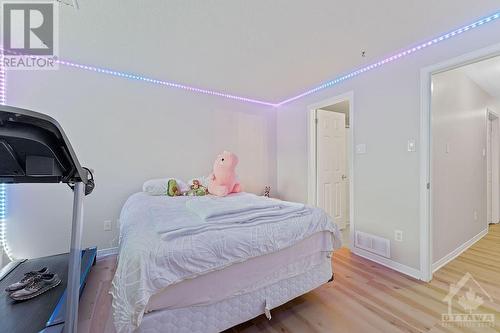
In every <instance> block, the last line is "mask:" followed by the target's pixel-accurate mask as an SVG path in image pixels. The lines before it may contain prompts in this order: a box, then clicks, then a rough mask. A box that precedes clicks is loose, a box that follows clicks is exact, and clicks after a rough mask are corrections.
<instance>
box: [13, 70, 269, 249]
mask: <svg viewBox="0 0 500 333" xmlns="http://www.w3.org/2000/svg"><path fill="white" fill-rule="evenodd" d="M8 104H10V105H13V106H18V107H23V108H28V109H32V110H36V111H39V112H43V113H47V114H49V115H50V116H52V117H54V118H55V119H57V120H58V121H59V122H60V124H61V125H62V127H63V128H64V130H65V132H66V134H67V136H68V137H69V139H70V140H71V142H72V145H73V148H74V149H75V151H76V152H77V155H78V158H79V159H80V161H81V163H82V164H83V165H85V166H88V167H91V168H93V169H95V178H96V184H97V185H96V188H95V191H94V193H93V194H92V195H91V196H89V197H87V198H86V202H85V227H84V235H83V243H84V245H86V246H90V245H97V246H98V247H99V248H101V249H104V248H111V247H115V246H116V245H117V241H118V231H117V220H118V218H119V214H120V209H121V207H122V205H123V204H124V202H125V200H126V199H127V197H128V196H130V195H131V194H132V193H135V192H138V191H141V187H142V183H143V182H144V181H145V180H147V179H150V178H157V177H171V176H176V177H180V178H183V179H188V178H190V177H199V176H202V175H208V173H209V172H210V171H211V168H212V164H213V160H214V159H215V157H216V155H217V154H218V153H219V152H221V151H222V150H224V149H227V150H231V151H233V152H235V153H236V154H238V156H239V157H240V164H239V167H238V169H237V171H238V175H239V177H240V179H241V181H242V184H243V186H244V188H245V190H247V191H249V192H255V193H260V192H261V191H262V190H263V188H264V185H266V184H269V185H271V186H272V188H273V189H276V178H277V177H276V157H275V156H276V136H275V128H276V114H275V110H274V109H269V108H263V107H258V106H254V105H249V104H244V103H240V102H234V101H229V100H226V99H221V98H216V97H211V96H205V95H199V94H193V93H189V92H186V91H182V90H175V89H166V88H163V87H160V86H158V85H150V84H145V83H143V82H139V81H134V80H127V79H120V78H116V77H110V76H106V75H101V74H97V73H92V72H85V71H79V70H75V69H69V68H66V67H61V68H60V70H59V71H26V72H21V71H17V72H12V71H11V72H9V73H8ZM8 195H9V208H8V210H9V212H8V220H7V230H8V231H7V233H8V242H9V244H10V247H11V249H12V252H13V253H14V255H15V256H16V257H23V258H24V257H27V258H29V257H36V256H43V255H49V254H54V253H60V252H63V251H67V249H68V248H69V237H70V225H71V212H72V192H71V191H70V190H69V189H68V188H67V186H65V185H61V184H53V185H17V186H9V187H8ZM105 220H111V221H112V224H113V230H112V231H104V230H103V223H104V221H105Z"/></svg>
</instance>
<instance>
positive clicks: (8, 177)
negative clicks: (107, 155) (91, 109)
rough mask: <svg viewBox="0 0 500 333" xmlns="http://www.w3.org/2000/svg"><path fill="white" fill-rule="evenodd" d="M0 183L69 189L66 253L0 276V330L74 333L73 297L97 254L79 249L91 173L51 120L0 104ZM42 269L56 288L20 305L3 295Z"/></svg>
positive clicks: (18, 266) (29, 262)
mask: <svg viewBox="0 0 500 333" xmlns="http://www.w3.org/2000/svg"><path fill="white" fill-rule="evenodd" d="M0 183H4V184H20V183H65V184H67V185H69V187H70V188H71V190H72V191H73V219H72V229H71V246H70V252H69V253H66V254H61V255H56V256H50V257H45V258H37V259H29V260H24V261H18V262H16V263H14V264H11V265H8V266H7V267H6V268H5V269H4V272H3V274H1V273H0V275H3V277H1V276H0V293H1V295H0V332H22V333H31V332H40V331H42V332H45V333H48V332H65V333H73V332H76V331H77V324H78V302H79V298H80V295H81V293H82V291H83V288H84V286H85V282H86V279H87V277H88V274H89V272H90V269H91V266H92V265H93V264H95V260H96V254H97V249H96V248H95V247H94V248H88V249H82V245H81V242H82V228H83V199H84V197H85V195H89V194H90V193H92V190H93V189H94V180H93V177H92V172H91V170H90V169H87V168H84V167H82V166H81V165H80V162H79V161H78V159H77V157H76V154H75V152H74V151H73V148H72V147H71V144H70V142H69V140H68V138H67V137H66V135H65V134H64V131H63V129H62V128H61V126H60V125H59V124H58V123H57V121H55V120H54V119H52V118H51V117H49V116H47V115H44V114H41V113H37V112H33V111H29V110H24V109H20V108H16V107H11V106H6V105H0ZM44 266H47V267H49V269H50V270H51V271H53V272H55V273H57V274H58V275H59V277H60V278H61V280H62V282H61V284H60V285H59V286H58V287H56V288H54V289H52V290H50V291H47V292H46V293H44V294H42V295H40V296H38V297H36V298H33V299H31V300H28V301H24V302H15V301H13V300H11V299H10V298H9V297H8V295H7V293H5V292H4V289H5V287H6V286H8V285H9V284H11V283H14V282H17V281H19V280H20V279H21V278H22V277H23V274H24V273H25V272H28V271H30V270H35V269H40V268H41V267H44ZM65 286H66V290H65V288H64V287H65Z"/></svg>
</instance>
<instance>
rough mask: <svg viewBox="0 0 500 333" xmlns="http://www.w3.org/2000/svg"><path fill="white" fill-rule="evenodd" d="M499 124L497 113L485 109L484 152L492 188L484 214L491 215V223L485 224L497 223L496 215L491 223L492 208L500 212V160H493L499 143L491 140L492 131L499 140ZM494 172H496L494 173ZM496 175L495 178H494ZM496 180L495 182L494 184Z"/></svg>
mask: <svg viewBox="0 0 500 333" xmlns="http://www.w3.org/2000/svg"><path fill="white" fill-rule="evenodd" d="M490 124H491V129H490ZM499 124H500V118H499V116H498V113H496V112H495V111H493V110H491V109H490V108H486V126H487V127H486V133H487V134H486V135H487V136H488V137H487V138H486V140H487V142H489V143H488V144H487V148H486V151H487V154H486V159H487V160H486V161H487V164H488V166H487V167H486V168H488V167H489V163H490V161H491V163H492V164H491V175H492V177H491V178H492V179H491V186H492V188H491V189H490V190H491V192H490V191H489V190H487V198H486V200H487V202H489V203H490V205H487V206H488V207H487V209H488V212H487V214H486V216H488V215H490V214H491V216H490V217H491V219H492V220H491V222H490V221H489V220H488V221H487V223H495V224H496V223H498V222H499V221H498V218H499V216H498V214H497V216H496V217H497V219H496V220H495V221H493V217H494V216H493V211H494V208H495V206H496V209H495V210H496V211H497V212H499V210H500V207H499V204H500V198H499V185H500V182H499V181H498V177H499V171H500V169H499V168H500V165H499V164H500V159H499V158H497V159H496V161H495V159H493V151H496V152H497V157H500V154H499V153H500V143H499V141H498V140H496V141H494V140H491V139H492V134H493V130H494V132H495V135H496V136H497V138H499V134H500V133H499V130H500V127H499ZM494 171H496V172H494ZM495 175H496V176H495ZM488 177H489V176H488V169H487V174H486V188H487V189H488V182H489V179H488ZM495 180H496V182H495ZM495 183H496V190H494V188H493V186H494V185H495ZM493 199H496V200H493ZM494 202H496V204H494Z"/></svg>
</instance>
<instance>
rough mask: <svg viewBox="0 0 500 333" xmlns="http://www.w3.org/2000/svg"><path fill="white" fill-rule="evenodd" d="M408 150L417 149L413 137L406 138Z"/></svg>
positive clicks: (414, 150) (413, 150) (411, 151)
mask: <svg viewBox="0 0 500 333" xmlns="http://www.w3.org/2000/svg"><path fill="white" fill-rule="evenodd" d="M408 151H409V152H410V153H414V152H416V151H417V141H416V140H415V139H413V138H411V139H409V140H408Z"/></svg>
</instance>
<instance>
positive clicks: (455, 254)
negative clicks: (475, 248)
mask: <svg viewBox="0 0 500 333" xmlns="http://www.w3.org/2000/svg"><path fill="white" fill-rule="evenodd" d="M487 233H488V227H486V229H484V230H483V231H481V232H480V233H478V234H477V235H476V236H474V237H472V238H471V239H469V240H468V241H467V242H465V243H463V244H462V245H460V246H459V247H457V248H456V249H455V250H453V251H451V252H450V253H448V254H447V255H445V256H444V257H443V258H441V259H439V260H438V261H436V262H435V263H433V264H432V272H433V273H434V272H435V271H437V270H438V269H440V268H441V267H443V266H444V265H446V264H447V263H449V262H450V261H452V260H453V259H455V258H456V257H458V256H459V255H461V254H462V253H463V252H464V251H465V250H467V249H468V248H469V247H471V246H472V245H474V243H476V242H477V241H478V240H480V239H481V238H483V237H484V236H485V235H486V234H487Z"/></svg>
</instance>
